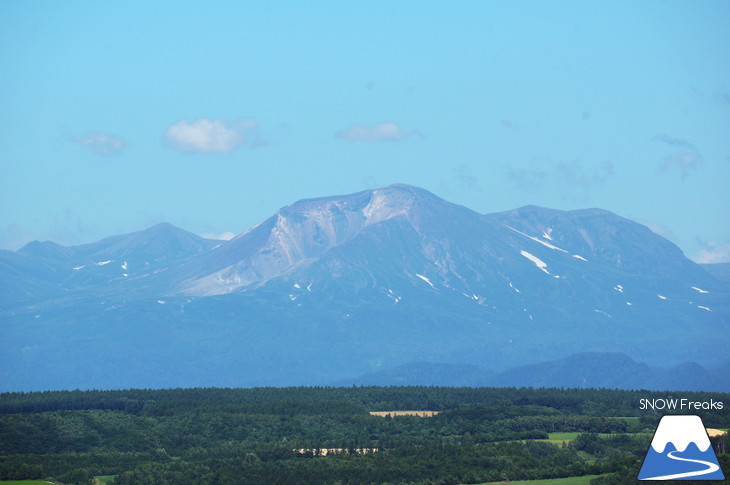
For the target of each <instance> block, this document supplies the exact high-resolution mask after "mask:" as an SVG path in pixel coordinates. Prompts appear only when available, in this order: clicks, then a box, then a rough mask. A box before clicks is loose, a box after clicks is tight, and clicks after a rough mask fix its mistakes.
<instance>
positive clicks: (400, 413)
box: [370, 411, 439, 418]
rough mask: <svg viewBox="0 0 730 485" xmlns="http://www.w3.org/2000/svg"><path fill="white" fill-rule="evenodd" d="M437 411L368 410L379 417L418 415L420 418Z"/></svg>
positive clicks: (429, 415) (434, 414) (432, 414)
mask: <svg viewBox="0 0 730 485" xmlns="http://www.w3.org/2000/svg"><path fill="white" fill-rule="evenodd" d="M438 413H439V412H438V411H370V414H371V415H373V416H380V417H381V418H384V417H386V416H390V417H394V416H419V417H421V418H430V417H431V416H436V415H437V414H438Z"/></svg>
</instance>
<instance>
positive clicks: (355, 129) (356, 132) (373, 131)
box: [335, 121, 419, 141]
mask: <svg viewBox="0 0 730 485" xmlns="http://www.w3.org/2000/svg"><path fill="white" fill-rule="evenodd" d="M418 134H419V133H418V132H417V131H406V130H404V129H403V128H401V127H400V126H398V124H397V123H393V122H392V121H389V122H387V123H379V124H377V125H373V126H367V125H360V124H356V125H352V126H351V127H350V128H348V129H347V130H345V131H338V132H337V133H335V138H338V139H341V140H346V141H401V140H404V139H406V138H408V137H409V136H413V135H418Z"/></svg>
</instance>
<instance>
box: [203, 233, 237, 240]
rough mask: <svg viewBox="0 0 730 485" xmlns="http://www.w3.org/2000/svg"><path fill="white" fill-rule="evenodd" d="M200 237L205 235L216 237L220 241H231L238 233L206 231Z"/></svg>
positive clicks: (205, 236)
mask: <svg viewBox="0 0 730 485" xmlns="http://www.w3.org/2000/svg"><path fill="white" fill-rule="evenodd" d="M200 237H204V238H205V239H216V240H219V241H230V240H231V239H233V238H234V237H236V234H235V233H233V232H230V231H227V232H222V233H220V234H213V233H209V232H206V233H205V234H201V235H200Z"/></svg>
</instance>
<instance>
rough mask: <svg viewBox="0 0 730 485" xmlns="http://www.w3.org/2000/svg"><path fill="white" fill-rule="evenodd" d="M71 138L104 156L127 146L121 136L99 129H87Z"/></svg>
mask: <svg viewBox="0 0 730 485" xmlns="http://www.w3.org/2000/svg"><path fill="white" fill-rule="evenodd" d="M72 140H73V141H74V142H76V143H78V144H79V145H83V146H85V147H86V148H88V149H89V150H91V151H93V152H94V153H96V154H97V155H102V156H105V157H108V156H110V155H114V154H115V153H118V152H120V151H122V150H123V149H124V147H126V146H127V142H126V141H124V139H123V138H121V137H119V136H117V135H112V134H111V133H103V132H100V131H89V132H87V133H84V134H83V135H82V136H79V137H74V138H72Z"/></svg>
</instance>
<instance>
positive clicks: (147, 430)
mask: <svg viewBox="0 0 730 485" xmlns="http://www.w3.org/2000/svg"><path fill="white" fill-rule="evenodd" d="M659 398H662V399H667V398H686V399H689V400H691V401H695V402H709V401H711V400H714V401H715V402H717V401H722V402H724V404H725V405H724V407H723V409H722V410H711V411H701V412H698V413H699V414H700V415H701V416H702V418H703V420H704V422H705V425H706V426H708V427H713V428H729V427H730V394H726V393H725V394H721V393H698V392H681V393H667V392H649V391H616V390H605V389H524V388H523V389H515V388H502V389H495V388H445V387H349V388H330V387H297V388H254V389H220V388H199V389H169V390H137V389H133V390H123V391H48V392H34V393H6V394H0V480H1V479H30V478H53V479H55V480H58V481H60V482H62V483H68V484H82V483H83V484H86V483H90V479H91V477H93V476H102V475H115V476H116V478H115V482H114V483H116V484H117V485H135V484H145V485H150V484H153V485H155V484H173V483H174V484H181V483H184V484H201V485H202V484H213V483H215V484H239V483H240V484H249V483H250V484H264V483H265V484H277V483H281V484H292V483H322V484H329V483H331V484H334V483H342V484H346V483H352V484H361V483H362V484H366V483H392V484H395V483H417V484H430V483H453V484H457V483H482V482H487V481H499V480H504V479H511V480H516V479H537V478H555V477H565V476H577V475H591V474H605V476H604V477H601V478H599V479H596V480H597V481H598V482H603V483H607V484H610V483H625V481H624V482H622V481H621V480H628V481H631V482H633V480H634V479H635V477H636V473H637V472H638V467H639V466H640V465H641V460H642V459H643V457H644V455H645V453H646V451H647V447H648V445H649V442H650V440H651V436H652V433H653V431H654V429H655V427H656V424H657V423H658V421H659V418H660V417H661V415H662V414H663V413H666V411H659V410H654V411H651V410H640V400H641V399H659ZM389 410H432V411H440V412H439V413H438V414H437V415H435V416H433V417H430V418H421V417H415V416H399V417H395V418H383V417H377V416H372V415H370V414H369V412H370V411H389ZM677 412H678V413H687V411H686V410H684V411H677ZM631 417H633V418H631ZM556 432H561V433H570V432H572V433H574V435H573V436H572V438H574V439H571V440H566V441H565V442H561V441H555V440H553V441H547V439H548V438H549V437H550V435H549V434H550V433H556ZM540 440H543V441H540ZM713 446H714V447H715V448H716V450H717V451H718V452H722V453H727V451H728V440H727V435H725V436H724V437H720V438H713ZM324 449H326V450H328V455H327V456H320V455H322V454H323V452H322V450H324ZM362 449H370V450H378V451H377V452H373V453H359V452H358V451H357V450H362ZM722 453H721V454H719V455H718V456H719V458H720V460H721V464H722V465H723V468H724V469H725V470H728V455H726V454H722ZM726 474H727V471H726Z"/></svg>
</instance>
